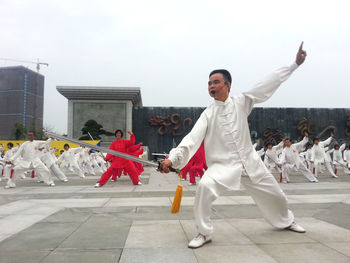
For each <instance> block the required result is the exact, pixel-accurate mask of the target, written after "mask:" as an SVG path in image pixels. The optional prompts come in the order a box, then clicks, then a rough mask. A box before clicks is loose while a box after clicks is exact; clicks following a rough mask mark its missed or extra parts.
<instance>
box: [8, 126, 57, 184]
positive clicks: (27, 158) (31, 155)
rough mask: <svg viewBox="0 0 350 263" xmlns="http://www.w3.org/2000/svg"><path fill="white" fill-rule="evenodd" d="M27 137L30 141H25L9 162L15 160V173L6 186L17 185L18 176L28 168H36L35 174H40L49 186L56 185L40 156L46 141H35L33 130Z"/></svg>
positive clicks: (41, 178)
mask: <svg viewBox="0 0 350 263" xmlns="http://www.w3.org/2000/svg"><path fill="white" fill-rule="evenodd" d="M27 137H28V141H26V142H25V143H23V144H22V145H21V146H20V147H19V149H18V151H17V152H16V153H15V154H14V155H13V156H12V157H11V158H10V159H9V161H8V164H11V163H12V164H13V163H14V162H15V167H14V168H13V170H14V174H13V176H12V178H9V180H8V181H7V186H5V188H14V187H16V184H15V181H16V177H17V176H19V175H21V174H23V173H24V172H25V171H27V170H34V172H35V174H36V175H37V176H40V180H42V181H44V182H45V183H46V184H47V185H49V186H55V184H54V182H53V181H52V179H51V173H50V171H49V169H48V168H47V167H46V166H45V164H43V162H42V161H41V160H40V158H39V153H40V150H42V148H43V147H44V146H45V144H46V141H35V140H34V133H33V132H28V134H27ZM49 140H51V139H49ZM20 156H22V159H19V157H20Z"/></svg>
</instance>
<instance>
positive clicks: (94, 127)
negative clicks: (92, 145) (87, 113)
mask: <svg viewBox="0 0 350 263" xmlns="http://www.w3.org/2000/svg"><path fill="white" fill-rule="evenodd" d="M81 132H82V133H83V136H81V137H80V138H79V140H91V138H90V136H89V133H90V134H91V136H92V138H93V139H94V140H101V136H100V135H102V134H105V135H110V133H109V132H106V131H105V130H104V129H103V126H102V125H101V124H98V123H97V121H95V120H88V121H87V122H86V123H85V125H84V127H83V128H82V129H81Z"/></svg>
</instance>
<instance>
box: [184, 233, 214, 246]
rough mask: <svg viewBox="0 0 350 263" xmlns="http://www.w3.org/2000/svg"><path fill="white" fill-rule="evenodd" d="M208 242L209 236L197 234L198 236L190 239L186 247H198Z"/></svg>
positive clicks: (209, 240)
mask: <svg viewBox="0 0 350 263" xmlns="http://www.w3.org/2000/svg"><path fill="white" fill-rule="evenodd" d="M210 242H211V237H210V236H204V235H202V234H198V236H196V237H195V238H194V239H192V240H191V241H190V243H189V244H188V247H189V248H199V247H202V246H204V245H205V244H207V243H210Z"/></svg>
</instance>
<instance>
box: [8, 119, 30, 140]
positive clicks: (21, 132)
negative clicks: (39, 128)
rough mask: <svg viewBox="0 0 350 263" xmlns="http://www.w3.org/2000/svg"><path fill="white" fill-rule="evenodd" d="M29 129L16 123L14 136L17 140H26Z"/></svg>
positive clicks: (13, 129) (13, 131) (13, 130)
mask: <svg viewBox="0 0 350 263" xmlns="http://www.w3.org/2000/svg"><path fill="white" fill-rule="evenodd" d="M26 134H27V129H26V127H24V126H23V125H22V124H20V123H15V125H13V128H12V136H13V139H15V140H24V139H25V138H26Z"/></svg>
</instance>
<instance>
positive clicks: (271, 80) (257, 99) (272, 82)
mask: <svg viewBox="0 0 350 263" xmlns="http://www.w3.org/2000/svg"><path fill="white" fill-rule="evenodd" d="M305 58H306V52H305V51H304V50H303V42H302V43H301V45H300V47H299V50H298V53H297V55H296V59H295V62H294V63H293V64H292V65H291V66H289V67H282V68H279V69H277V70H275V71H273V72H272V73H271V74H269V75H268V76H266V77H265V78H264V79H263V80H262V81H260V82H259V83H258V84H256V85H255V87H254V88H253V89H251V90H249V91H247V92H243V94H242V96H243V99H244V108H245V112H246V114H247V115H249V114H250V112H251V111H252V109H253V106H254V104H256V103H262V102H264V101H266V100H267V99H269V98H270V97H271V96H272V95H273V94H274V93H275V91H276V90H277V88H278V87H279V86H280V85H281V84H282V83H283V82H284V81H286V80H287V79H288V78H289V77H290V75H291V74H292V73H293V71H294V70H295V69H297V68H298V66H300V65H301V64H303V63H304V61H305Z"/></svg>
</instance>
